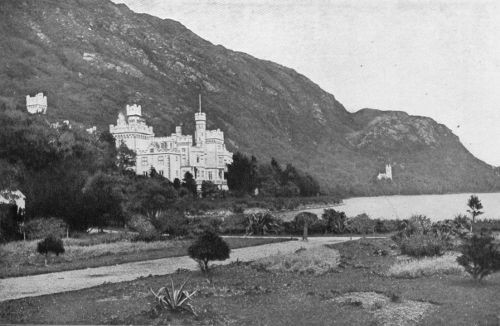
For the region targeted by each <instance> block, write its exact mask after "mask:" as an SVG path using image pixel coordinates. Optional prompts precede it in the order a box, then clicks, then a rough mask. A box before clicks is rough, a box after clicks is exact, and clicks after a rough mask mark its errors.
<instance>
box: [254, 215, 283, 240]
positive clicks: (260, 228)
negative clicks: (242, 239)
mask: <svg viewBox="0 0 500 326" xmlns="http://www.w3.org/2000/svg"><path fill="white" fill-rule="evenodd" d="M246 226H247V227H246V234H247V235H265V234H267V233H278V231H279V228H280V224H279V220H278V219H277V218H276V217H275V216H274V215H272V214H271V213H269V212H265V213H255V214H249V215H247V224H246Z"/></svg>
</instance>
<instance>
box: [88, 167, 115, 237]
mask: <svg viewBox="0 0 500 326" xmlns="http://www.w3.org/2000/svg"><path fill="white" fill-rule="evenodd" d="M83 195H84V203H85V211H86V216H87V223H88V225H87V226H96V227H98V228H99V229H100V230H102V229H103V228H104V227H105V226H108V225H113V224H118V225H123V223H124V215H123V210H122V202H123V200H124V185H123V183H122V181H121V180H120V177H118V176H113V175H109V174H105V173H103V172H98V173H96V174H95V175H93V176H91V177H90V178H89V179H88V180H87V182H86V183H85V186H84V188H83Z"/></svg>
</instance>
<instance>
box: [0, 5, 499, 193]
mask: <svg viewBox="0 0 500 326" xmlns="http://www.w3.org/2000/svg"><path fill="white" fill-rule="evenodd" d="M0 30H1V33H0V51H1V53H2V54H3V55H2V56H1V57H0V101H2V102H4V103H7V104H8V105H22V104H23V102H24V96H25V95H26V94H31V95H33V94H34V93H36V92H38V91H44V92H45V93H47V94H48V97H49V110H48V115H49V117H50V118H53V119H69V120H73V121H77V122H81V123H84V124H87V125H97V126H98V127H99V128H101V129H104V128H107V126H108V125H109V124H110V123H114V121H115V119H116V116H117V113H118V112H119V111H120V110H122V109H123V108H124V106H125V104H127V103H138V104H141V105H142V107H143V113H144V114H145V116H146V118H147V120H148V123H150V124H151V125H153V127H154V128H155V132H156V134H157V135H162V134H166V133H170V132H172V130H173V127H174V125H175V124H177V123H179V122H183V123H184V125H185V130H186V132H192V130H193V129H194V124H193V119H192V116H193V113H194V112H195V110H196V108H197V98H198V97H197V94H198V93H201V94H202V95H203V99H204V100H203V106H204V111H206V112H207V116H208V127H209V128H221V129H222V130H223V131H224V132H225V133H226V137H227V139H228V147H229V148H230V149H231V150H233V151H236V150H240V151H243V152H246V153H249V154H254V155H256V156H257V157H258V158H260V159H266V160H267V159H269V158H270V157H271V156H274V157H276V158H277V159H278V160H279V161H280V162H282V163H285V162H292V163H293V164H294V165H296V166H298V167H300V168H302V169H304V170H306V171H308V172H310V173H311V174H313V175H315V176H316V177H318V179H320V180H321V182H322V185H323V186H324V188H325V189H330V190H337V191H341V192H343V193H350V194H358V195H362V194H386V193H422V192H426V193H429V192H456V191H491V190H495V189H499V185H500V182H498V177H497V176H496V175H495V174H494V173H493V170H492V168H491V166H489V165H487V164H485V163H484V162H481V161H480V160H478V159H476V158H475V157H474V156H473V155H472V154H470V153H469V152H468V151H467V150H466V149H465V148H464V147H463V146H462V145H461V144H460V142H459V140H458V138H457V137H456V136H455V135H453V134H452V132H451V131H450V130H449V129H447V128H446V127H445V126H443V125H439V124H437V123H436V122H435V121H433V120H432V119H429V118H424V117H414V116H409V115H407V114H406V113H404V112H386V111H377V110H368V109H365V110H361V111H359V112H356V113H349V112H347V111H346V110H345V108H344V107H343V106H342V104H340V103H339V102H338V101H337V100H336V99H335V97H334V96H333V95H331V94H329V93H327V92H325V91H323V90H322V89H321V88H320V87H318V85H316V84H314V83H313V82H311V81H310V80H309V79H307V78H306V77H304V76H303V75H301V74H299V73H297V72H296V71H294V70H292V69H289V68H286V67H283V66H281V65H279V64H276V63H273V62H269V61H263V60H259V59H256V58H254V57H252V56H249V55H247V54H244V53H239V52H234V51H231V50H228V49H225V48H224V47H222V46H215V45H213V44H211V43H210V42H208V41H205V40H203V39H201V38H200V37H198V36H197V35H195V34H194V33H192V32H191V31H189V30H188V29H186V28H185V27H184V26H183V25H181V24H180V23H178V22H175V21H172V20H168V19H164V20H163V19H159V18H156V17H153V16H149V15H145V14H137V13H134V12H132V11H131V10H129V9H128V8H127V7H126V6H125V5H116V4H114V3H112V2H110V1H107V0H68V1H58V0H24V1H22V0H4V1H2V2H1V3H0ZM387 162H391V163H393V164H394V165H395V169H394V182H377V181H376V180H375V179H376V178H375V177H376V175H377V173H378V172H380V171H382V169H383V167H384V164H385V163H387Z"/></svg>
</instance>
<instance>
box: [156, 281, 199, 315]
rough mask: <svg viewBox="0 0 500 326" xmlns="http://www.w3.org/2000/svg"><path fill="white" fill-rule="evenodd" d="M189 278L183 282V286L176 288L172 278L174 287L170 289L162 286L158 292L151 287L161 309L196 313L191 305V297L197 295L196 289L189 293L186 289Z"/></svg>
mask: <svg viewBox="0 0 500 326" xmlns="http://www.w3.org/2000/svg"><path fill="white" fill-rule="evenodd" d="M187 281H188V279H186V280H185V281H184V283H182V284H181V286H180V287H179V288H178V289H176V288H175V286H174V281H173V280H172V278H170V282H171V284H172V288H171V289H170V291H169V290H168V289H167V288H166V287H162V288H160V289H159V290H158V292H154V291H153V290H152V289H150V291H151V293H153V295H154V297H155V301H156V303H157V306H158V308H159V310H169V311H174V312H175V311H181V310H184V311H187V312H190V313H192V314H193V315H196V314H195V312H194V309H193V306H192V305H191V300H192V299H191V298H192V297H193V296H194V295H195V293H196V291H193V292H191V293H189V292H188V291H186V290H184V286H185V285H186V283H187Z"/></svg>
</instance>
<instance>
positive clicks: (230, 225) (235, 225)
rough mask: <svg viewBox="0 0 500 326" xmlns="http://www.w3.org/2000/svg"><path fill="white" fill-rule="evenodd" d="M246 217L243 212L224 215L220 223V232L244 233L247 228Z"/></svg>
mask: <svg viewBox="0 0 500 326" xmlns="http://www.w3.org/2000/svg"><path fill="white" fill-rule="evenodd" d="M246 223H247V217H246V216H245V215H243V214H236V215H232V216H229V217H226V218H224V219H223V220H222V223H221V225H220V232H221V233H222V234H245V233H246V230H247V224H246Z"/></svg>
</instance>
